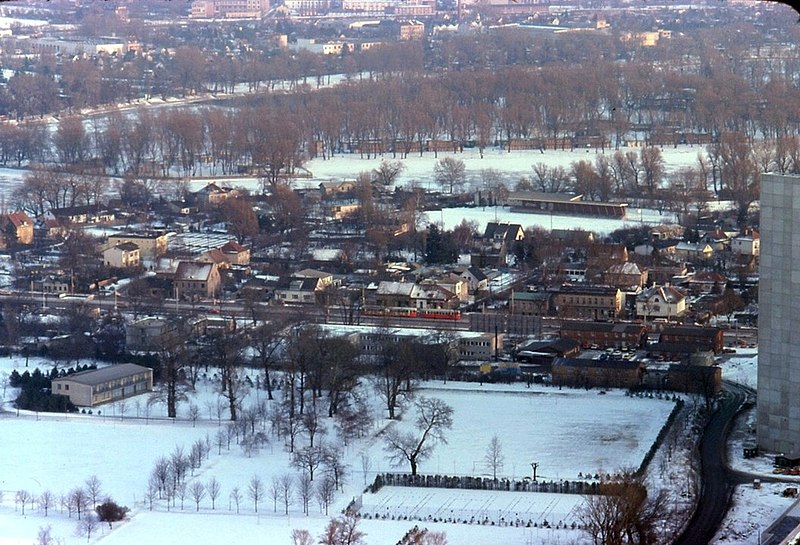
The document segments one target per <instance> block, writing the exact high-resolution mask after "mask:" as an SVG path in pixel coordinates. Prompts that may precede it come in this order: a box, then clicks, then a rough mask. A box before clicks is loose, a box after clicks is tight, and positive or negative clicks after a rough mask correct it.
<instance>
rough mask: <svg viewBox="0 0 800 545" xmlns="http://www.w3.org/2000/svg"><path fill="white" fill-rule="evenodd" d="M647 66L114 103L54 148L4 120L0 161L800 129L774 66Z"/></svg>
mask: <svg viewBox="0 0 800 545" xmlns="http://www.w3.org/2000/svg"><path fill="white" fill-rule="evenodd" d="M647 68H648V67H647V66H642V65H641V64H638V63H637V64H633V65H632V66H631V65H628V64H618V63H612V62H608V61H606V62H605V63H602V62H601V63H593V64H590V65H589V64H587V65H578V66H574V67H571V68H570V69H569V70H564V69H563V68H562V67H561V66H545V67H543V68H541V69H535V70H534V69H531V68H530V67H516V66H515V67H510V68H506V69H501V70H491V71H490V70H480V71H476V72H473V73H469V74H466V73H460V72H447V73H444V74H421V73H414V74H402V75H400V76H393V77H391V78H390V77H387V78H383V79H379V80H351V81H347V82H344V83H342V84H340V85H338V86H335V87H331V88H324V89H319V90H316V91H315V92H311V93H293V94H290V95H280V96H271V97H265V99H264V100H263V101H262V103H261V104H259V103H258V101H256V102H255V104H257V105H256V106H250V105H248V106H243V105H240V106H238V107H235V108H208V109H204V110H202V111H200V112H195V111H192V110H186V109H180V108H174V109H170V110H168V112H167V113H166V114H165V115H155V114H153V113H149V112H148V111H147V110H140V111H139V112H138V113H136V114H135V115H133V116H129V115H122V114H121V113H119V112H112V113H111V114H108V115H107V116H103V117H100V118H96V120H95V122H94V123H92V126H91V127H86V126H85V124H84V123H83V122H82V121H81V120H80V119H79V118H77V117H72V116H69V115H67V116H63V117H62V118H61V119H60V121H59V124H58V128H57V130H56V132H55V134H54V135H53V136H52V142H51V143H52V149H53V151H52V153H47V150H48V147H47V146H46V144H47V143H48V141H47V133H46V131H43V130H42V129H41V128H39V129H37V128H36V124H32V123H28V124H22V125H8V126H4V127H2V129H0V130H1V131H2V133H3V134H4V136H6V138H3V139H0V140H2V141H3V145H2V146H0V163H2V164H7V163H9V162H14V163H17V164H22V162H23V161H26V160H36V159H37V158H44V157H46V158H48V159H51V160H53V161H56V162H58V163H60V164H62V165H64V166H71V167H73V168H76V166H77V165H82V166H84V167H85V165H86V164H87V162H89V163H91V164H92V165H94V166H95V168H98V167H99V168H102V169H104V170H105V171H106V172H109V173H114V174H118V173H119V172H125V171H128V172H132V173H134V174H137V173H141V172H143V171H144V170H147V169H149V170H150V171H152V172H153V173H158V174H160V175H167V174H169V173H170V172H171V171H172V170H173V169H177V170H179V171H180V172H182V173H183V174H184V175H188V174H194V173H196V172H197V171H198V169H199V168H201V167H202V166H203V165H205V164H208V165H209V168H210V169H211V170H212V171H216V169H219V170H221V172H222V173H223V174H229V173H232V172H235V171H236V168H237V167H238V166H240V165H248V166H250V165H253V166H256V167H258V168H260V169H261V170H262V171H263V172H264V173H265V176H266V177H268V178H269V179H271V180H275V179H277V178H278V177H279V176H281V175H284V174H286V173H291V172H292V171H293V169H295V168H296V167H298V166H300V165H301V157H302V154H303V150H304V148H305V147H306V146H310V147H311V148H313V149H312V155H314V154H316V153H317V150H316V144H314V143H316V142H319V143H321V144H322V145H323V146H322V150H323V151H322V153H324V154H333V153H336V152H338V151H340V150H347V149H356V148H355V147H354V146H355V145H356V143H358V148H357V151H359V152H360V153H362V154H366V155H371V154H374V153H383V152H391V153H393V154H395V155H402V156H407V155H408V154H410V153H412V152H420V153H421V152H422V150H424V149H425V146H426V143H427V142H428V141H429V140H436V139H443V140H451V141H454V142H456V143H457V144H456V145H455V149H459V147H460V146H463V145H464V143H467V142H473V143H474V144H475V145H476V146H477V147H478V148H480V149H481V150H483V149H484V148H485V147H487V146H491V145H494V144H495V143H498V142H500V141H503V142H507V143H510V142H511V141H512V140H514V139H523V140H524V139H540V140H542V142H543V143H542V144H541V145H545V144H544V142H545V141H546V142H548V144H546V145H547V146H548V147H553V146H556V147H561V148H564V147H571V146H573V141H572V137H573V136H574V135H576V134H584V135H588V136H592V137H597V141H598V142H601V144H600V145H601V146H602V145H605V144H603V143H604V142H613V143H614V145H616V146H618V145H620V144H622V143H623V141H624V140H626V139H632V138H634V137H633V136H630V135H631V132H630V131H632V130H633V129H636V127H641V126H645V127H649V128H651V129H652V131H653V132H659V131H664V130H666V131H668V132H669V131H672V130H678V131H683V132H689V133H693V132H702V133H708V134H710V135H711V136H712V137H713V138H715V139H717V138H718V137H719V136H720V135H721V134H723V133H731V132H732V133H741V134H743V135H745V137H746V138H747V139H749V140H752V139H754V138H768V139H773V140H777V139H779V138H788V137H791V136H796V135H797V133H798V122H797V119H800V115H798V111H797V107H796V104H798V103H800V99H798V95H797V90H796V89H794V87H793V86H792V85H791V84H790V82H789V80H787V79H785V78H783V77H780V76H779V75H776V76H775V77H773V78H771V79H769V80H768V82H766V83H765V82H763V81H747V80H746V79H745V78H744V76H742V75H740V74H738V73H736V72H735V71H734V67H731V66H727V65H726V66H724V67H720V69H719V70H714V71H711V72H709V73H708V74H704V73H697V72H692V71H687V70H684V69H683V68H684V67H681V70H680V71H678V72H677V73H676V72H672V71H670V70H652V68H653V67H652V66H650V67H649V68H651V69H647ZM676 70H677V68H676ZM687 72H688V73H687ZM12 79H13V78H12ZM589 82H592V83H591V84H589ZM687 90H691V92H689V91H687ZM676 112H677V113H676ZM637 130H640V129H637ZM545 139H546V140H545ZM676 143H677V140H676ZM510 149H511V148H510V147H509V150H510ZM154 165H155V166H154Z"/></svg>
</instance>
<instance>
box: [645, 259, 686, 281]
mask: <svg viewBox="0 0 800 545" xmlns="http://www.w3.org/2000/svg"><path fill="white" fill-rule="evenodd" d="M647 272H648V274H647V277H648V281H650V282H653V283H654V284H660V285H665V284H669V283H671V282H673V278H675V277H677V276H686V273H687V269H686V265H685V264H684V263H681V264H676V265H654V266H652V267H649V268H648V271H647Z"/></svg>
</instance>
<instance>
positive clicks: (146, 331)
mask: <svg viewBox="0 0 800 545" xmlns="http://www.w3.org/2000/svg"><path fill="white" fill-rule="evenodd" d="M179 337H180V332H179V328H178V324H177V322H176V321H175V320H173V319H167V318H156V317H153V316H149V317H146V318H142V319H140V320H136V321H134V322H132V323H130V324H127V325H126V326H125V349H126V350H128V351H129V352H141V351H145V352H158V351H160V350H163V349H164V348H165V347H166V346H167V345H169V344H170V343H171V342H173V341H175V340H176V339H178V338H179Z"/></svg>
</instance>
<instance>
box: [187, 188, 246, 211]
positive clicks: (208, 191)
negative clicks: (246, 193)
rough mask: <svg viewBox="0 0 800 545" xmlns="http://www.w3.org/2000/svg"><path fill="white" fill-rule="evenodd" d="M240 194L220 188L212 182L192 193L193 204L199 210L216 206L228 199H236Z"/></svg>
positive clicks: (236, 191) (232, 189) (235, 190)
mask: <svg viewBox="0 0 800 545" xmlns="http://www.w3.org/2000/svg"><path fill="white" fill-rule="evenodd" d="M240 194H241V192H240V191H239V190H238V189H235V188H232V187H220V186H219V185H217V184H216V183H214V182H210V183H208V184H207V185H206V186H205V187H203V188H202V189H198V190H197V191H195V192H194V193H192V195H191V196H192V199H193V201H194V203H196V204H197V206H199V207H200V208H205V207H208V206H218V205H220V204H222V203H224V202H225V201H226V200H228V199H232V198H235V197H238V196H239V195H240Z"/></svg>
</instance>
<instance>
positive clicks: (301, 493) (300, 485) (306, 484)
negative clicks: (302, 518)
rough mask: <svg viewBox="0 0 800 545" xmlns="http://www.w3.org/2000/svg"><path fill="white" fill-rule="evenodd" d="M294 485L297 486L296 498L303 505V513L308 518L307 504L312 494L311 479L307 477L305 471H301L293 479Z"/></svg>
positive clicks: (312, 485)
mask: <svg viewBox="0 0 800 545" xmlns="http://www.w3.org/2000/svg"><path fill="white" fill-rule="evenodd" d="M295 483H296V485H297V496H298V497H299V498H300V501H301V502H302V503H303V513H305V515H306V516H308V504H309V502H310V501H311V495H312V494H313V492H314V484H313V482H312V481H311V477H310V476H309V475H308V472H306V471H303V472H302V473H301V474H300V475H299V476H298V477H297V478H296V479H295Z"/></svg>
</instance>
